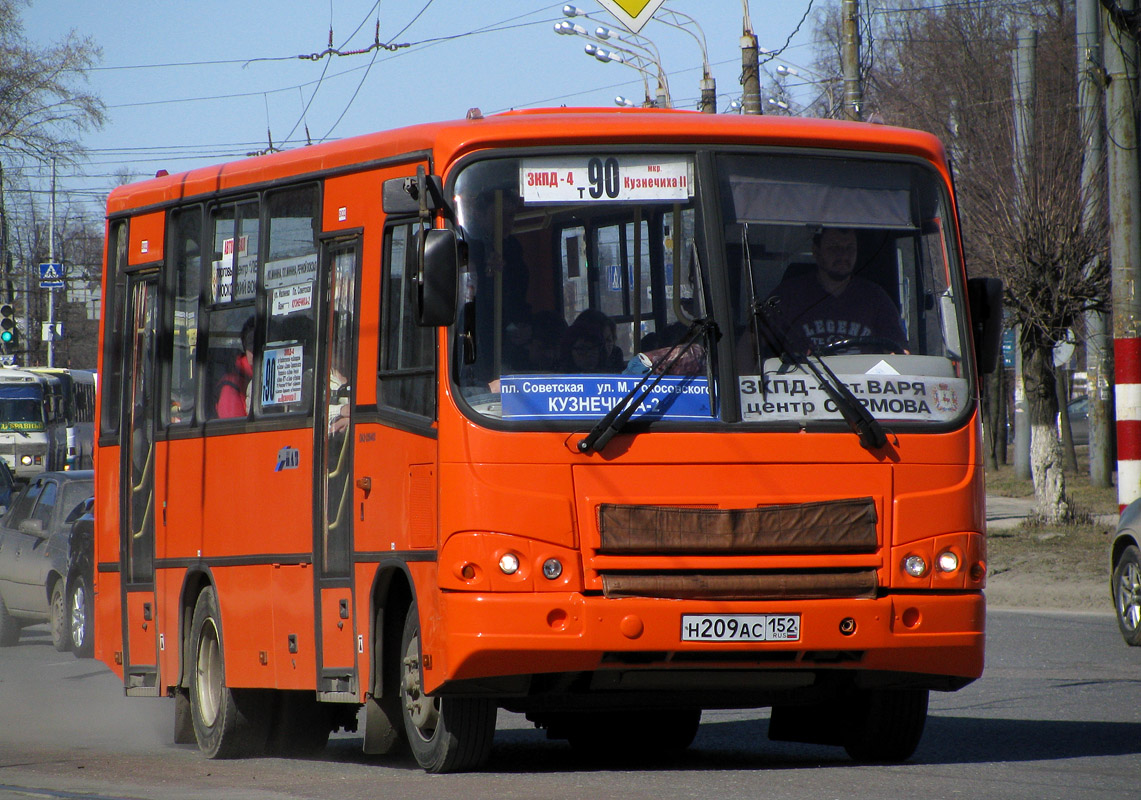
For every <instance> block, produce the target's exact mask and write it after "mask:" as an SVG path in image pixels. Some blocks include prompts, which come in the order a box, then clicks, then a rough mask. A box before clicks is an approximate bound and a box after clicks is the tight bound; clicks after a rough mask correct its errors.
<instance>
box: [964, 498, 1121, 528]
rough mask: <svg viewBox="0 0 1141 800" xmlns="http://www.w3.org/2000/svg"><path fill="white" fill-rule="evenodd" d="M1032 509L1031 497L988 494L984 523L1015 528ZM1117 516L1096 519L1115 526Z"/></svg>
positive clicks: (1032, 501) (1108, 515)
mask: <svg viewBox="0 0 1141 800" xmlns="http://www.w3.org/2000/svg"><path fill="white" fill-rule="evenodd" d="M1033 511H1034V498H1033V497H1000V496H998V495H989V494H988V495H987V498H986V525H987V528H988V529H998V530H1001V529H1004V528H1016V527H1018V526H1019V525H1021V524H1022V520H1024V519H1026V517H1027V516H1029V515H1030V513H1031V512H1033ZM1117 517H1118V515H1117V514H1104V515H1101V516H1099V517H1097V518H1096V519H1097V522H1098V523H1100V524H1103V525H1109V526H1110V527H1117Z"/></svg>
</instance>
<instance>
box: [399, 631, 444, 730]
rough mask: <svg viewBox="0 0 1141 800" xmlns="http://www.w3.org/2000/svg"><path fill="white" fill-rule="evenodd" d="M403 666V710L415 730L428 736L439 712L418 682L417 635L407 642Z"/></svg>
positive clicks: (418, 647)
mask: <svg viewBox="0 0 1141 800" xmlns="http://www.w3.org/2000/svg"><path fill="white" fill-rule="evenodd" d="M403 668H404V669H403V673H404V674H403V676H402V679H401V683H402V687H403V691H404V709H405V712H406V713H407V714H408V719H409V721H411V722H412V724H413V725H415V726H416V730H418V731H420V733H421V735H423V736H424V737H425V738H428V737H430V736H431V735H432V733H433V732H434V731H435V730H436V721H437V720H438V719H439V717H440V713H439V709H438V708H437V706H436V701H435V700H433V699H432V698H430V697H428V696H427V695H425V694H424V691H423V686H422V685H421V682H420V637H418V636H417V637H416V638H414V639H412V641H410V642H409V643H408V650H407V651H406V652H405V654H404V662H403Z"/></svg>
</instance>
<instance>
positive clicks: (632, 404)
mask: <svg viewBox="0 0 1141 800" xmlns="http://www.w3.org/2000/svg"><path fill="white" fill-rule="evenodd" d="M710 334H712V336H711V337H710V342H715V341H717V339H719V338H720V336H721V334H720V331H719V330H718V328H717V323H716V322H714V321H713V320H711V319H695V320H694V321H693V322H692V323H691V324H690V326H689V330H688V331H687V332H686V337H685V339H684V340H683V341H682V343H681V344H677V345H674V346H673V347H671V348H668V349H667V350H666V352H664V353H662V354H661V355H660V356H658V358H657V360H655V361H654V363H652V364H651V365H650V369H649V371H648V372H647V373H646V374H645V375H643V376H642V380H640V381H638V383H637V384H636V385H635V386H634V388H633V389H631V390H630V391H629V392H627V393H626V395H625V396H624V397H623V398H622V399H621V400H619V401H618V402H617V403H615V404H614V408H612V409H610V410H609V411H608V412H606V416H604V417H603V418H602V419H600V420H598V422H596V423H595V424H594V427H593V428H591V429H590V433H588V434H587V435H586V437H585V438H584V439H583V440H582V441H581V442H579V443H578V451H579V452H580V453H591V452H596V453H597V452H602V448H604V447H606V443H607V442H609V441H610V440H611V439H612V438H614V434H616V433H618V432H619V431H620V430H622V428H623V427H625V425H626V423H627V422H629V421H630V417H632V416H634V412H635V411H637V410H638V408H640V407H641V405H642V403H644V402H645V400H646V398H647V397H649V396H650V393H651V392H653V391H654V387H655V386H657V385H658V383H659V382H661V380H662V378H663V377H665V375H666V373H667V372H669V371H670V368H671V367H673V365H674V364H676V363H677V362H678V361H680V360H681V358H682V357H683V356H684V355H685V354H686V353H688V352H689V350H690V348H691V347H693V345H694V344H695V343H696V342H697V341H698V340H699V339H702V338H705V337H707V336H709V335H710ZM711 349H712V348H706V353H708V352H709V350H711ZM651 378H652V379H653V380H652V381H651V380H650V379H651ZM647 382H649V385H648V386H647V385H646V384H647Z"/></svg>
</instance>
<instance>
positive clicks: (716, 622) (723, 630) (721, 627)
mask: <svg viewBox="0 0 1141 800" xmlns="http://www.w3.org/2000/svg"><path fill="white" fill-rule="evenodd" d="M681 640H682V641H683V642H796V641H799V640H800V615H799V614H685V615H683V616H682V618H681Z"/></svg>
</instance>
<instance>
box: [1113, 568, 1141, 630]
mask: <svg viewBox="0 0 1141 800" xmlns="http://www.w3.org/2000/svg"><path fill="white" fill-rule="evenodd" d="M1117 609H1118V612H1119V613H1120V615H1121V621H1122V622H1124V623H1125V624H1127V625H1128V626H1129V627H1130V628H1131V629H1132V630H1136V629H1137V626H1138V625H1139V624H1141V568H1138V567H1137V565H1136V564H1129V565H1128V566H1127V567H1126V568H1125V570H1124V571H1123V572H1122V573H1121V581H1120V582H1119V583H1118V586H1117Z"/></svg>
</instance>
